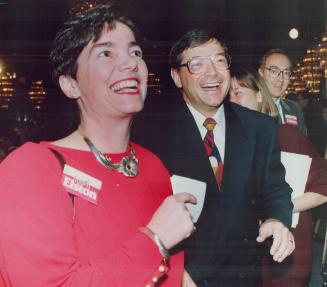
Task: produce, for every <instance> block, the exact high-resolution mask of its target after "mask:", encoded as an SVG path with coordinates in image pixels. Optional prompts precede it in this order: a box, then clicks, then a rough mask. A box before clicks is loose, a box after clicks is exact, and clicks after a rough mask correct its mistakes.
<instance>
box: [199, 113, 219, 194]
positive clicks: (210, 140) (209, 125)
mask: <svg viewBox="0 0 327 287" xmlns="http://www.w3.org/2000/svg"><path fill="white" fill-rule="evenodd" d="M216 124H217V123H216V121H215V120H214V119H212V118H207V119H206V120H205V121H204V123H203V126H204V127H205V128H206V129H207V134H206V136H205V137H204V148H205V150H206V153H207V155H208V157H209V158H210V157H214V158H215V159H216V160H217V166H213V167H212V168H213V172H214V174H215V176H216V180H217V183H218V186H219V189H220V190H221V182H222V178H223V162H222V160H221V157H220V154H219V151H218V148H217V146H216V144H215V140H214V135H213V129H214V127H215V125H216Z"/></svg>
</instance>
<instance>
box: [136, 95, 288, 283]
mask: <svg viewBox="0 0 327 287" xmlns="http://www.w3.org/2000/svg"><path fill="white" fill-rule="evenodd" d="M168 106H169V107H168V108H164V106H163V105H161V104H160V109H158V110H155V111H153V110H152V111H146V112H145V113H144V114H143V115H142V114H141V115H140V117H139V118H138V119H136V121H135V123H134V124H135V125H134V128H133V133H132V138H133V139H134V140H135V141H136V142H138V143H140V144H142V145H144V146H145V147H147V148H149V149H150V150H152V151H153V152H154V153H156V154H157V155H158V156H159V157H160V158H161V160H162V161H163V162H164V164H165V165H166V167H167V168H168V170H169V171H170V173H171V174H176V175H180V176H185V177H189V178H192V179H196V180H200V181H203V182H206V184H207V189H206V196H205V202H204V207H203V210H202V213H201V216H200V218H199V220H198V222H197V230H196V232H195V233H194V234H193V235H192V236H191V238H189V239H188V240H186V241H185V242H184V243H183V248H185V252H186V269H187V270H188V271H189V272H190V274H191V276H192V278H193V279H194V280H196V281H201V280H204V279H208V278H218V279H219V282H226V284H222V285H220V286H241V285H240V284H238V285H230V284H232V283H231V282H234V281H233V280H234V279H235V278H237V280H239V279H240V280H245V281H246V280H247V278H251V277H253V276H254V277H255V276H259V275H258V273H257V271H258V270H257V268H256V267H257V264H259V258H258V246H257V244H256V237H257V235H258V228H259V223H258V222H259V219H263V220H264V219H266V218H276V219H279V220H280V221H282V222H283V223H284V224H285V225H286V226H290V224H291V214H292V207H293V206H292V203H291V199H290V194H291V189H290V188H289V186H288V185H287V184H286V183H285V181H284V168H283V166H282V164H281V162H280V150H279V148H278V145H277V141H276V135H275V128H276V125H275V122H274V120H273V119H272V118H269V117H267V116H265V115H262V114H260V113H257V112H253V111H250V110H248V109H245V108H243V107H241V106H238V105H235V104H232V103H229V102H225V103H224V107H225V118H226V143H225V159H224V172H223V181H222V190H221V192H220V191H219V190H218V186H217V183H216V180H215V177H214V174H213V171H212V169H211V165H210V162H209V160H208V157H207V155H206V153H205V150H204V146H203V141H202V139H201V136H200V133H199V130H198V128H197V126H196V123H195V121H194V118H193V116H192V115H191V113H190V112H189V109H188V108H187V106H186V104H185V103H184V101H182V100H181V99H179V100H177V103H174V104H172V103H171V102H169V104H168ZM259 277H260V276H259ZM235 282H236V281H235ZM213 286H216V285H213ZM242 286H252V285H242ZM253 286H254V285H253Z"/></svg>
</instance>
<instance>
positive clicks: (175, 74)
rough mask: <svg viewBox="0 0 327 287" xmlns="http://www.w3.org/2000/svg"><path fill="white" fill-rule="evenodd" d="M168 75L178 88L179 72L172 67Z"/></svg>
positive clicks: (180, 85)
mask: <svg viewBox="0 0 327 287" xmlns="http://www.w3.org/2000/svg"><path fill="white" fill-rule="evenodd" d="M170 76H171V78H172V79H173V81H174V83H175V85H176V87H177V88H179V89H180V88H182V82H181V78H180V76H179V73H178V71H177V70H176V69H174V68H171V69H170Z"/></svg>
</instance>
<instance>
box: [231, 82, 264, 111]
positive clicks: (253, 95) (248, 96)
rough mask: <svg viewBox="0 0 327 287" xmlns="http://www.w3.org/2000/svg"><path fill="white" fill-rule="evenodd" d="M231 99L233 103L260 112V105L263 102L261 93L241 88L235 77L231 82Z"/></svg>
mask: <svg viewBox="0 0 327 287" xmlns="http://www.w3.org/2000/svg"><path fill="white" fill-rule="evenodd" d="M229 99H230V101H231V102H233V103H236V104H239V105H241V106H243V107H246V108H248V109H251V110H255V111H258V110H259V103H260V102H261V101H262V99H261V94H260V92H256V91H254V90H252V89H250V88H246V87H242V86H240V85H239V83H238V81H237V80H236V79H235V78H234V77H233V78H232V80H231V87H230V90H229Z"/></svg>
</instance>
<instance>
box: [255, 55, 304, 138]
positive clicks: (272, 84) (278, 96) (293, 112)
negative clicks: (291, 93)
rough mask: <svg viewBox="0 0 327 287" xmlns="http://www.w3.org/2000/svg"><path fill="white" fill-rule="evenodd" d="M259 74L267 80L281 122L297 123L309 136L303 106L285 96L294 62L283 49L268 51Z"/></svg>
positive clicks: (261, 63)
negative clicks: (292, 62)
mask: <svg viewBox="0 0 327 287" xmlns="http://www.w3.org/2000/svg"><path fill="white" fill-rule="evenodd" d="M259 74H260V75H261V76H262V77H263V79H264V80H265V83H266V85H267V87H268V89H269V92H270V95H271V97H272V99H273V100H274V102H275V105H276V107H277V109H278V114H279V116H278V122H279V124H291V125H295V126H297V127H298V128H299V130H300V131H301V132H302V133H303V134H304V135H306V136H307V128H306V126H305V120H304V115H303V112H302V110H301V107H300V106H299V105H298V104H297V103H296V102H294V101H292V100H288V99H284V98H283V94H284V92H285V91H286V89H287V87H288V85H289V83H290V79H291V75H292V64H291V60H290V58H289V57H288V55H287V54H286V53H285V52H284V51H283V50H281V49H271V50H269V51H267V52H266V53H265V54H264V55H263V56H262V58H261V61H260V68H259Z"/></svg>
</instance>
